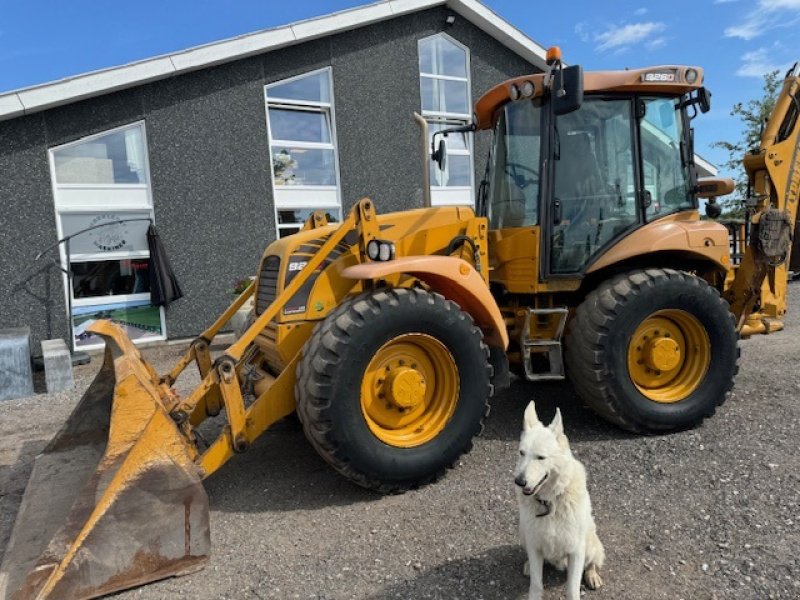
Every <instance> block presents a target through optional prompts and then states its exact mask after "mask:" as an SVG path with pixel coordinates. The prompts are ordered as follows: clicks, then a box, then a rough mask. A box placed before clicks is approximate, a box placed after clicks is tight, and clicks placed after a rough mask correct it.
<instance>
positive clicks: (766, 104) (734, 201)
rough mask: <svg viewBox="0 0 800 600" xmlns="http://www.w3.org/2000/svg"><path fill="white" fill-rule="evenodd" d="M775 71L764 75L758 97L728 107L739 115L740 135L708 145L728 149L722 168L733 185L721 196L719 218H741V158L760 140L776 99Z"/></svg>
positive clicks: (743, 191)
mask: <svg viewBox="0 0 800 600" xmlns="http://www.w3.org/2000/svg"><path fill="white" fill-rule="evenodd" d="M779 73H780V72H779V71H772V72H770V73H766V74H765V75H764V86H763V89H762V93H761V97H760V98H757V99H753V100H749V101H748V102H747V103H742V102H737V103H736V104H734V105H733V109H732V110H731V116H732V117H739V119H740V120H741V122H742V125H743V128H742V133H741V136H740V138H739V139H738V140H737V141H735V142H728V141H720V142H714V143H713V144H712V147H715V148H722V149H723V150H726V151H727V152H728V160H727V161H726V162H725V163H724V164H723V165H722V166H723V168H725V169H727V170H729V171H731V172H732V173H734V180H735V182H736V188H735V189H734V191H733V194H731V195H730V196H728V197H727V198H725V199H722V201H721V202H720V204H721V205H722V209H723V213H722V218H728V219H741V218H743V217H744V201H745V198H746V197H747V174H746V173H745V170H744V165H743V163H742V159H744V155H745V154H746V153H747V152H749V151H750V150H752V149H754V148H758V146H759V144H760V142H761V132H762V130H763V127H764V124H765V123H766V121H767V119H768V118H769V115H770V113H771V112H772V109H773V107H774V106H775V101H776V100H777V99H778V93H779V92H780V89H781V85H782V84H783V79H781V78H780V77H779Z"/></svg>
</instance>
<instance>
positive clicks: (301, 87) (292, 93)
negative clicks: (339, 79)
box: [267, 71, 331, 104]
mask: <svg viewBox="0 0 800 600" xmlns="http://www.w3.org/2000/svg"><path fill="white" fill-rule="evenodd" d="M267 96H269V97H270V98H280V99H283V100H300V101H305V102H321V103H325V104H329V103H330V101H331V94H330V81H329V79H328V72H327V71H319V72H318V73H313V74H311V75H306V76H305V77H300V78H298V79H295V80H293V81H289V82H287V83H277V84H273V85H269V86H267Z"/></svg>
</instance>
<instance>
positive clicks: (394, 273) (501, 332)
mask: <svg viewBox="0 0 800 600" xmlns="http://www.w3.org/2000/svg"><path fill="white" fill-rule="evenodd" d="M431 210H433V211H435V210H436V209H431ZM421 216H423V215H422V214H420V215H419V216H416V217H415V219H414V220H415V221H418V219H419V217H421ZM459 218H460V222H461V223H462V225H461V228H462V231H464V232H465V234H466V235H467V236H469V237H470V238H471V239H473V240H474V241H475V242H476V243H477V244H478V246H479V247H480V251H479V252H475V253H472V252H470V247H469V246H468V245H467V244H465V245H463V246H462V247H461V250H460V255H461V257H462V258H459V257H458V256H421V257H405V258H399V259H396V260H392V261H388V262H383V263H365V264H358V265H352V262H353V260H355V261H356V262H358V261H360V260H362V257H364V256H366V247H367V244H368V243H369V242H370V240H372V239H376V238H381V239H387V237H388V238H389V239H391V236H390V235H387V234H389V232H388V231H382V228H381V226H380V224H379V219H378V216H377V214H376V212H375V206H374V204H373V202H372V201H371V200H370V199H368V198H364V199H362V200H361V201H360V202H359V203H358V204H356V205H355V206H354V207H353V209H352V211H351V212H350V214H349V215H348V217H347V218H346V219H345V220H344V221H343V222H342V223H341V224H339V225H338V227H337V228H335V229H333V228H328V227H326V228H325V230H324V231H325V232H326V236H325V237H324V238H323V239H324V240H325V241H324V243H323V244H322V245H321V246H320V247H319V249H318V250H317V251H316V252H315V253H314V254H313V255H310V256H309V257H308V262H307V264H306V265H305V267H304V268H303V269H302V270H301V271H300V272H299V273H298V275H297V276H295V277H294V278H293V279H292V280H291V282H290V283H289V284H288V285H287V286H286V287H285V288H284V289H283V290H282V291H281V292H280V293H279V294H278V296H277V297H276V299H275V300H274V301H273V302H272V304H270V305H269V306H268V307H267V308H266V309H265V310H264V311H263V312H262V313H261V314H260V315H258V317H257V318H256V319H255V320H254V322H253V323H252V324H251V325H250V327H248V329H247V330H246V331H245V332H244V333H242V334H241V336H240V337H239V338H238V339H237V340H236V341H235V342H234V343H233V344H232V345H231V346H230V347H229V348H228V349H227V350H225V352H224V353H223V354H222V355H221V356H220V357H219V358H217V359H216V360H214V361H212V358H211V353H210V350H209V346H210V344H211V343H212V341H213V340H214V338H215V337H216V336H217V335H218V334H219V332H220V331H221V330H222V328H223V327H224V326H225V325H226V324H227V323H228V321H229V320H230V319H231V317H232V316H233V315H234V314H235V313H236V312H237V311H238V310H239V309H240V308H241V307H242V306H244V304H245V302H247V301H248V300H249V299H250V298H251V297H252V295H253V293H254V289H255V287H256V286H250V287H248V289H247V290H245V291H244V292H242V294H241V295H240V296H239V297H238V298H236V300H235V301H234V302H233V303H232V304H231V305H230V306H229V307H228V309H227V310H226V311H225V312H224V313H222V315H220V316H219V318H218V319H217V320H216V321H215V322H214V323H213V324H212V325H211V326H210V327H209V328H208V329H206V330H205V331H204V332H203V333H202V334H201V335H200V336H199V337H198V338H197V340H195V341H194V342H193V343H192V344H191V346H190V347H189V348H188V349H187V351H186V352H185V354H184V355H183V356H182V357H181V359H180V360H179V361H178V363H177V364H176V365H175V367H174V368H173V369H172V370H171V371H170V372H169V373H168V374H167V375H165V376H164V377H163V378H162V379H161V381H160V393H161V396H162V399H163V400H164V405H165V408H166V409H167V411H168V412H169V413H170V414H171V415H172V417H173V419H175V421H176V422H178V424H179V425H180V426H181V427H182V428H183V430H184V433H185V434H186V435H187V437H188V438H189V439H194V434H193V428H194V427H196V426H198V425H199V424H200V423H202V422H203V421H204V420H205V419H206V418H207V417H208V416H213V415H216V414H218V413H219V412H220V410H221V409H223V408H224V409H225V413H226V416H227V421H228V423H227V425H226V426H225V427H224V428H223V430H222V432H221V433H220V435H219V437H217V439H216V440H214V441H213V442H212V443H211V444H210V446H209V447H208V448H207V449H206V450H205V452H203V453H202V454H201V455H200V456H199V457H198V458H197V464H198V466H199V467H200V470H201V476H202V477H208V476H209V475H210V474H211V473H213V472H215V471H216V470H217V469H219V468H220V467H221V466H222V465H224V464H225V463H226V462H227V461H228V460H229V459H230V458H231V457H232V456H233V455H234V454H236V453H237V452H243V451H245V450H246V449H247V448H248V447H249V446H250V444H252V443H253V441H255V440H256V438H258V437H259V436H260V435H261V434H262V433H263V432H264V431H266V430H267V429H268V428H269V427H270V426H271V425H272V424H273V423H275V422H276V421H278V420H280V419H282V418H284V417H286V416H288V415H289V414H291V413H292V412H293V411H294V409H295V398H294V384H295V369H296V366H297V362H298V360H299V358H300V352H299V348H298V347H297V346H296V343H295V342H297V341H298V340H297V339H295V338H298V335H293V333H294V329H296V328H298V327H299V328H301V329H302V330H298V332H299V334H300V335H299V337H301V338H302V337H303V335H302V334H303V333H304V332H305V333H307V332H310V329H309V327H308V326H307V325H308V324H309V321H303V322H296V321H294V320H287V322H285V323H281V321H282V318H281V317H282V314H281V311H282V309H283V308H284V306H285V305H286V304H287V302H288V301H289V300H290V299H291V298H292V297H293V296H294V295H295V293H297V292H298V291H299V290H300V289H301V288H302V287H303V285H304V284H305V283H306V282H307V281H308V280H309V278H310V277H311V276H312V275H313V274H314V273H315V272H316V271H317V269H318V268H319V267H320V266H321V265H322V264H323V263H324V261H325V260H326V259H327V258H328V256H329V255H330V254H331V253H332V252H333V251H334V249H335V248H337V246H339V245H340V244H341V243H342V242H343V241H344V239H345V237H346V236H347V235H348V234H349V233H350V232H351V231H356V232H357V234H358V249H357V250H356V249H354V251H353V253H354V255H355V258H353V259H348V260H346V261H343V263H342V265H343V266H344V268H343V269H342V272H341V273H339V272H337V274H336V276H337V277H338V279H337V282H336V286H335V288H336V289H331V290H328V291H329V292H330V293H333V294H334V295H335V296H336V297H337V299H338V300H340V299H341V297H343V296H344V295H346V294H347V293H349V290H353V289H355V288H357V287H359V286H360V287H362V288H363V287H369V286H370V285H372V284H373V282H374V281H375V280H380V279H384V278H388V279H396V278H397V277H402V276H406V277H410V278H412V279H410V280H409V281H413V280H419V281H422V282H424V283H425V284H426V285H430V286H431V287H432V288H433V289H435V290H437V291H440V293H442V294H443V295H445V296H446V297H448V298H450V299H453V300H455V301H456V302H459V304H461V306H462V307H463V308H464V309H465V310H466V311H467V312H470V314H472V315H473V317H474V318H475V320H476V322H477V323H478V325H479V326H481V327H482V328H483V330H484V335H485V336H486V339H487V343H489V344H491V345H497V346H500V347H502V348H505V347H506V346H507V344H508V334H507V332H506V328H505V325H504V322H503V318H502V315H501V314H500V311H499V309H498V308H497V304H496V303H495V301H494V298H493V297H492V296H491V294H490V292H489V288H488V284H487V281H488V259H487V253H486V244H485V240H486V238H487V231H486V228H487V225H486V220H485V219H479V218H475V217H474V214H473V213H469V214H467V213H465V214H463V215H460V213H459ZM326 225H327V221H326V220H325V218H324V215H319V214H317V213H315V214H313V215H312V216H311V217H310V218H309V220H308V221H307V222H306V224H305V226H304V228H303V229H304V230H306V231H307V230H311V229H317V228H320V227H325V226H326ZM451 229H452V227H451V226H450V225H447V226H445V227H444V229H443V230H442V232H441V234H442V235H438V234H436V235H434V236H433V238H434V239H433V240H428V239H427V238H429V237H430V236H422V237H423V238H424V239H421V240H420V239H418V238H419V237H420V236H414V235H413V233H414V229H413V225H412V223H409V224H408V226H407V227H403V228H402V230H403V231H406V230H407V231H408V233H411V236H410V238H406V237H405V236H403V235H402V234H400V233H399V232H397V233H395V235H401V238H400V239H399V240H398V242H399V243H398V247H399V248H400V250H401V251H406V250H409V249H413V248H414V247H415V246H416V245H417V244H420V243H423V244H430V243H436V241H437V240H436V238H439V237H441V238H442V239H444V238H447V240H449V239H450V237H448V235H449V234H450V233H452V232H451ZM434 230H436V228H434ZM328 231H330V235H327V232H328ZM481 242H484V243H483V244H481ZM445 243H446V242H445ZM409 261H410V262H409ZM476 261H477V262H476ZM423 263H424V264H423ZM473 263H474V264H475V267H477V269H478V270H480V271H481V272H480V273H479V272H478V271H477V270H476V268H475V267H473ZM348 264H349V265H350V266H349V267H347V266H346V265H348ZM327 270H330V269H327ZM327 270H326V271H327ZM348 270H354V271H350V272H349V273H348ZM323 273H324V272H323ZM320 279H321V278H320ZM316 285H319V281H318V282H317V284H315V288H314V291H312V294H311V297H314V298H316V297H315V292H316V290H317V287H316ZM326 289H327V288H326ZM325 304H326V306H327V305H328V304H330V303H329V302H328V301H327V300H326V302H325ZM324 314H325V313H322V314H320V315H319V316H318V318H322V317H324ZM269 327H274V328H275V335H276V336H277V338H278V339H283V340H289V339H290V338H291V339H292V340H293V341H292V344H291V346H292V348H294V349H295V350H296V351H294V352H291V353H283V352H279V354H280V355H281V361H282V362H285V364H282V369H281V370H280V374H279V375H278V376H277V377H275V378H274V379H273V378H271V377H270V378H269V380H268V384H263V385H262V386H261V387H259V388H257V389H256V394H257V397H256V398H255V400H254V401H253V402H252V404H250V405H249V406H245V402H244V398H243V397H242V392H241V382H242V381H243V375H244V374H243V372H242V371H243V367H244V364H245V362H246V361H247V360H248V358H249V357H250V356H251V350H250V349H251V348H252V347H253V344H254V342H256V340H257V339H258V338H259V336H260V335H261V334H262V332H264V331H265V330H267V329H268V328H269ZM306 337H307V336H306ZM278 345H280V344H278ZM426 348H427V346H426ZM428 349H429V350H431V349H430V348H428ZM279 350H280V349H279ZM431 351H433V350H431ZM438 362H442V361H438ZM192 363H195V364H196V365H197V368H198V371H199V372H200V376H201V377H202V381H201V382H200V384H199V385H198V386H197V387H196V388H195V390H194V391H193V392H192V393H191V394H189V396H187V397H186V398H184V399H182V400H179V399H178V398H177V396H175V395H174V393H172V392H171V390H170V387H171V386H172V385H173V384H174V383H175V381H176V380H177V379H178V377H179V376H180V374H181V373H182V372H183V371H184V370H185V369H186V368H187V367H188V366H189V365H190V364H192ZM429 370H430V369H429ZM413 382H414V377H413V373H406V374H405V376H404V378H403V381H402V382H398V383H397V385H398V386H402V385H407V384H413ZM412 387H413V385H412ZM398 389H399V388H398ZM432 389H433V388H432ZM259 392H260V393H259ZM398 393H399V392H398ZM439 404H441V406H440V407H439V408H437V409H436V411H434V412H435V413H436V415H439V416H441V415H445V416H447V408H446V407H447V406H448V403H447V402H446V401H445V400H442V402H441V403H439ZM437 406H438V404H437ZM440 413H441V414H440ZM431 419H432V420H430V422H427V421H426V423H425V425H426V427H427V426H430V427H427V428H428V429H429V430H430V431H431V432H433V435H435V431H436V423H437V422H438V420H437V418H433V417H431ZM368 421H369V419H368ZM373 421H374V419H373ZM406 437H407V436H406ZM402 443H403V444H411V445H415V442H414V441H413V440H412V441H409V440H405V441H404V442H402Z"/></svg>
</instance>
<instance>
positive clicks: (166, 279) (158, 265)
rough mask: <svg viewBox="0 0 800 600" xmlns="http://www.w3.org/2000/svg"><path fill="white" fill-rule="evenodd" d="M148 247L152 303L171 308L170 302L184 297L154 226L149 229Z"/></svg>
mask: <svg viewBox="0 0 800 600" xmlns="http://www.w3.org/2000/svg"><path fill="white" fill-rule="evenodd" d="M147 246H148V247H149V248H150V301H151V302H152V303H153V304H154V305H155V306H169V304H170V302H174V301H175V300H177V299H178V298H180V297H182V296H183V292H182V291H181V286H180V285H179V284H178V280H177V279H175V273H173V271H172V266H171V265H170V264H169V258H167V251H166V250H165V249H164V243H163V242H162V241H161V237H160V236H159V235H158V231H156V226H155V225H153V224H150V227H149V228H148V229H147Z"/></svg>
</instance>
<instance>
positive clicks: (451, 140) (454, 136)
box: [428, 121, 469, 152]
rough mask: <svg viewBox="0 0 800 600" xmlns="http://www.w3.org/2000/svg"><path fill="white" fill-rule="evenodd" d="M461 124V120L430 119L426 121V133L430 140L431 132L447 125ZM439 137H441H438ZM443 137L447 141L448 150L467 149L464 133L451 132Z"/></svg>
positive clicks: (455, 125) (456, 125) (467, 141)
mask: <svg viewBox="0 0 800 600" xmlns="http://www.w3.org/2000/svg"><path fill="white" fill-rule="evenodd" d="M462 124H463V123H462V122H461V121H432V122H430V123H428V133H429V134H430V136H431V140H432V139H433V134H434V133H436V132H437V131H441V130H442V129H447V128H448V127H458V126H459V125H462ZM439 139H442V138H441V137H440V138H439ZM444 139H445V140H446V141H447V151H448V152H450V151H451V150H469V140H468V139H467V134H466V133H451V134H449V135H448V136H447V137H446V138H444Z"/></svg>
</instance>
